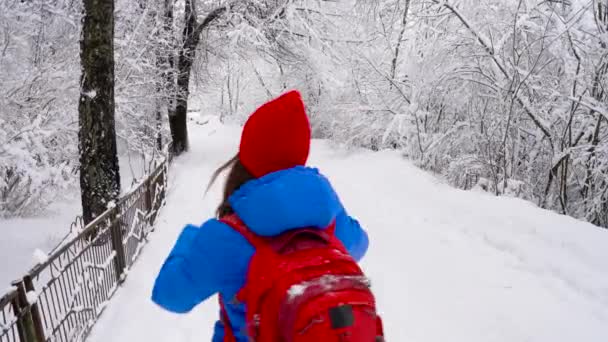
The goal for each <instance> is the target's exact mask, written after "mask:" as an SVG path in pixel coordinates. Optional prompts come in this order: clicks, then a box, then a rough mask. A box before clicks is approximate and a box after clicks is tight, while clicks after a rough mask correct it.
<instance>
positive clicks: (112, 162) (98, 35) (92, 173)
mask: <svg viewBox="0 0 608 342" xmlns="http://www.w3.org/2000/svg"><path fill="white" fill-rule="evenodd" d="M83 2H84V17H83V26H82V38H81V41H80V60H81V65H82V75H81V78H80V84H81V87H82V88H81V91H80V102H79V105H78V117H79V132H78V150H79V153H80V191H81V199H82V212H83V218H84V222H85V224H86V223H89V222H91V221H92V220H93V219H94V218H95V217H96V216H98V215H99V214H101V213H103V212H104V211H105V210H106V209H107V207H108V203H109V202H110V201H116V200H117V199H118V197H119V195H120V173H119V170H118V156H117V153H116V130H115V127H114V43H113V40H114V1H113V0H84V1H83Z"/></svg>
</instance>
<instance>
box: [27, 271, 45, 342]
mask: <svg viewBox="0 0 608 342" xmlns="http://www.w3.org/2000/svg"><path fill="white" fill-rule="evenodd" d="M23 284H24V285H25V290H26V291H27V292H34V293H35V291H36V290H35V289H34V282H33V281H32V277H31V276H30V275H26V276H25V277H23ZM30 313H31V315H32V321H33V323H34V329H35V330H36V335H37V336H38V339H39V341H44V327H43V326H42V316H41V315H40V308H39V307H38V302H37V301H36V302H35V303H33V304H30Z"/></svg>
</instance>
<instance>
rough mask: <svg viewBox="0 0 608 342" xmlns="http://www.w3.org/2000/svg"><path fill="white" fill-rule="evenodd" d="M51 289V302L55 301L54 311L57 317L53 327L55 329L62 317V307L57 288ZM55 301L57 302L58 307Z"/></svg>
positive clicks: (54, 318) (54, 319)
mask: <svg viewBox="0 0 608 342" xmlns="http://www.w3.org/2000/svg"><path fill="white" fill-rule="evenodd" d="M55 284H56V283H55ZM50 289H51V301H53V309H54V310H55V316H54V317H53V327H55V324H57V321H58V320H59V317H60V315H61V306H60V305H59V296H57V286H52V287H51V288H50ZM55 300H57V303H56V306H55ZM58 311H59V312H58Z"/></svg>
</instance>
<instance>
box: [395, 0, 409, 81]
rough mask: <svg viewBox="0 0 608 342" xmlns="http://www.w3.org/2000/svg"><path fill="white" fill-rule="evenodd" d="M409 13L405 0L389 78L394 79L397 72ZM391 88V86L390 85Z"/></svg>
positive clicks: (407, 2) (407, 0) (407, 3)
mask: <svg viewBox="0 0 608 342" xmlns="http://www.w3.org/2000/svg"><path fill="white" fill-rule="evenodd" d="M409 11H410V0H405V9H404V10H403V21H402V22H401V25H402V26H401V32H399V39H398V40H397V46H395V54H394V56H393V62H392V64H391V78H392V79H393V80H394V79H395V74H396V72H397V62H398V61H399V50H400V48H401V41H402V40H403V35H404V34H405V27H406V26H407V15H408V13H409ZM391 87H392V85H391Z"/></svg>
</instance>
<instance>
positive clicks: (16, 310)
mask: <svg viewBox="0 0 608 342" xmlns="http://www.w3.org/2000/svg"><path fill="white" fill-rule="evenodd" d="M13 285H16V284H15V283H13ZM11 305H12V306H13V312H14V313H15V317H17V333H19V341H24V342H27V341H28V340H27V337H26V336H27V332H26V329H25V326H24V324H23V319H24V318H25V316H24V315H21V311H22V309H21V305H19V294H18V293H17V297H14V298H13V299H11Z"/></svg>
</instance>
